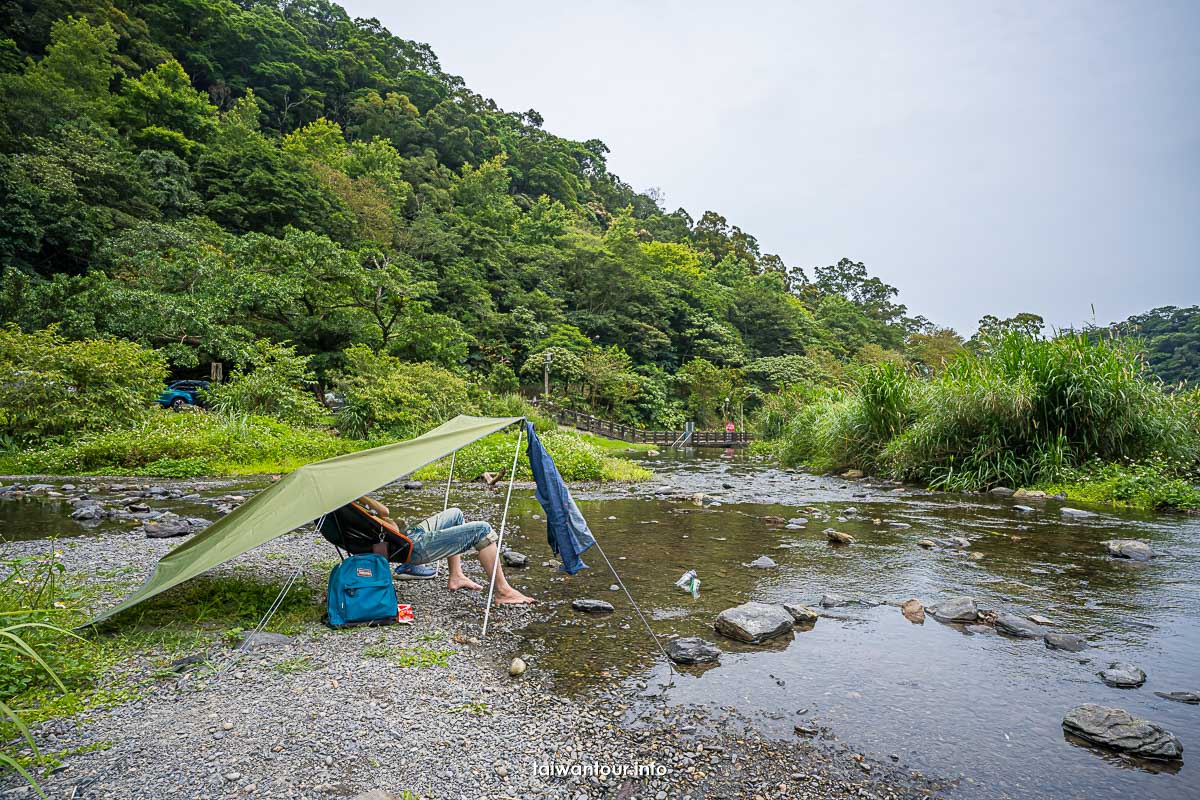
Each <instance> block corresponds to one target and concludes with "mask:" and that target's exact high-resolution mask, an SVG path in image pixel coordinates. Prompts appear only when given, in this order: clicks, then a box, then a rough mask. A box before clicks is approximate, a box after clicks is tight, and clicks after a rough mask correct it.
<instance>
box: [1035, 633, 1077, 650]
mask: <svg viewBox="0 0 1200 800" xmlns="http://www.w3.org/2000/svg"><path fill="white" fill-rule="evenodd" d="M1042 641H1044V642H1045V643H1046V647H1049V648H1050V649H1051V650H1066V651H1067V652H1068V653H1078V652H1080V651H1081V650H1086V649H1087V642H1086V641H1085V640H1084V638H1083V637H1082V636H1078V635H1076V634H1074V633H1047V634H1046V635H1045V636H1043V637H1042Z"/></svg>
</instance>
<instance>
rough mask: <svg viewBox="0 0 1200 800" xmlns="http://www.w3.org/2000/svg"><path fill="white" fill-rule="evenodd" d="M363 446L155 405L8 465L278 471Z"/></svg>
mask: <svg viewBox="0 0 1200 800" xmlns="http://www.w3.org/2000/svg"><path fill="white" fill-rule="evenodd" d="M365 446H366V444H365V443H362V442H353V441H348V440H345V439H339V438H337V437H336V436H333V435H331V434H330V433H328V432H327V431H323V430H319V429H311V428H309V429H306V428H293V427H291V426H289V425H286V424H284V423H282V422H279V421H277V420H274V419H270V418H268V417H252V416H248V415H232V416H226V415H223V414H217V413H212V414H175V413H171V412H168V411H160V412H158V413H156V414H153V415H151V416H150V417H149V418H148V419H146V420H145V421H144V422H143V423H141V424H140V425H138V426H136V427H134V428H129V429H123V430H112V431H102V432H98V433H91V434H85V435H83V436H80V437H79V438H77V439H74V440H72V441H70V442H67V443H65V444H59V445H52V446H49V447H46V448H43V449H40V450H34V451H30V452H27V453H23V454H20V455H18V456H16V457H12V458H10V459H9V464H8V466H10V467H12V468H14V469H15V471H19V472H25V473H43V472H45V473H52V474H58V475H81V474H87V473H93V474H139V475H155V476H159V477H193V476H195V475H201V474H212V475H222V474H238V473H254V472H284V471H288V470H292V469H295V468H296V467H298V466H301V465H303V464H307V463H308V462H310V461H317V460H320V459H322V458H329V457H331V456H335V455H341V454H342V453H348V452H351V451H353V450H358V449H361V448H362V447H365Z"/></svg>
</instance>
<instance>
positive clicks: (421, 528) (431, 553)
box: [408, 508, 496, 564]
mask: <svg viewBox="0 0 1200 800" xmlns="http://www.w3.org/2000/svg"><path fill="white" fill-rule="evenodd" d="M408 535H409V536H410V537H412V540H413V543H412V554H411V555H410V556H409V558H408V563H409V564H432V563H433V562H435V561H440V560H441V559H443V558H449V557H450V556H457V555H460V554H462V553H465V552H467V551H468V550H471V549H474V550H476V551H479V550H482V549H483V548H485V547H487V546H488V545H489V544H495V543H496V534H495V533H494V532H493V531H492V526H491V525H489V524H487V523H486V522H467V521H466V517H465V516H464V515H463V512H462V509H458V508H447V509H446V510H445V511H442V512H441V513H439V514H434V515H433V516H432V517H429V518H428V519H425V520H422V521H421V522H420V523H419V524H418V525H417V526H416V527H415V528H410V529H409V531H408Z"/></svg>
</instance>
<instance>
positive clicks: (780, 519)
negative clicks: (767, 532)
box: [759, 517, 787, 525]
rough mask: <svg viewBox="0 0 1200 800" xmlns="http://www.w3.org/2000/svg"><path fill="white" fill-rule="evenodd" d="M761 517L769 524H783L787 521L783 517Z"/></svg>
mask: <svg viewBox="0 0 1200 800" xmlns="http://www.w3.org/2000/svg"><path fill="white" fill-rule="evenodd" d="M759 519H761V520H762V521H763V522H765V523H767V524H768V525H783V524H785V523H786V522H787V520H785V519H784V518H783V517H759Z"/></svg>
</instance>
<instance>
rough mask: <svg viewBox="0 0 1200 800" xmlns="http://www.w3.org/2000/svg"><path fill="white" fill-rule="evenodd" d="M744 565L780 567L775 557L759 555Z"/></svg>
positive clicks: (760, 567) (763, 567)
mask: <svg viewBox="0 0 1200 800" xmlns="http://www.w3.org/2000/svg"><path fill="white" fill-rule="evenodd" d="M743 566H747V567H754V568H755V569H771V568H772V567H778V566H779V565H778V564H776V563H775V559H773V558H771V557H770V556H759V557H758V558H756V559H754V560H753V561H751V562H750V563H749V564H744V565H743Z"/></svg>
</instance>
